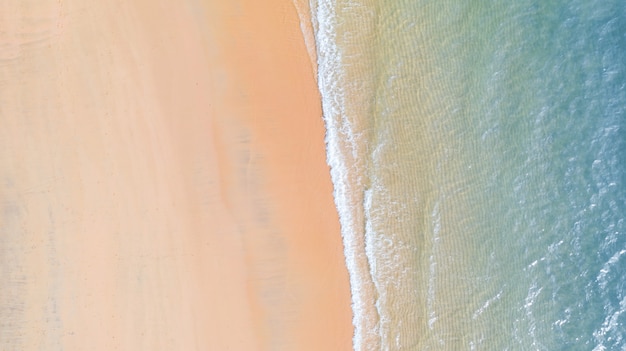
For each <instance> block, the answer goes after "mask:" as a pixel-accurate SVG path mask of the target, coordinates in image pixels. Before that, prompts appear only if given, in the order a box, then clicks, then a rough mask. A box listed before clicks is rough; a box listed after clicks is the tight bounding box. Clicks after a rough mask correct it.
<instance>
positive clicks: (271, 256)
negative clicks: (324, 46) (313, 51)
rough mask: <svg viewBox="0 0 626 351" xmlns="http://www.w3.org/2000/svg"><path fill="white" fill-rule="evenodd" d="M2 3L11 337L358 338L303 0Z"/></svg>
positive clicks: (9, 344) (217, 345) (3, 253)
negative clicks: (300, 9) (297, 3)
mask: <svg viewBox="0 0 626 351" xmlns="http://www.w3.org/2000/svg"><path fill="white" fill-rule="evenodd" d="M222 3H227V5H223V4H222ZM0 14H1V15H0V16H1V18H2V19H1V20H0V122H1V125H2V128H0V133H1V134H0V211H1V212H0V235H1V237H0V281H1V282H0V284H1V286H2V289H1V290H0V315H1V316H2V317H3V318H2V319H3V321H2V323H0V348H1V349H3V350H35V349H37V350H40V349H44V350H349V349H351V337H352V331H353V329H352V325H351V321H350V319H351V312H350V298H349V287H348V276H347V271H346V269H345V264H344V261H343V253H342V247H341V239H340V235H339V225H338V219H337V214H336V211H335V208H334V204H333V200H332V194H331V192H332V186H331V183H330V176H329V173H328V167H327V165H326V163H325V154H324V143H323V134H324V130H323V124H322V119H321V110H320V102H319V94H318V92H317V89H316V86H315V78H314V72H315V70H314V67H312V65H311V59H310V56H309V53H308V52H307V49H306V47H305V44H304V40H303V35H302V32H301V30H300V25H299V22H298V15H297V13H296V9H295V7H294V5H293V4H292V3H291V2H289V1H286V0H269V1H264V2H263V3H262V4H261V3H259V2H255V1H252V0H246V1H231V2H218V1H212V2H207V1H205V2H202V1H192V0H188V1H184V2H174V1H135V2H123V1H106V2H105V1H99V2H89V3H87V2H84V1H77V0H75V1H62V2H59V1H48V0H46V1H34V0H29V1H23V0H19V1H18V0H9V1H7V2H4V3H3V4H2V5H0Z"/></svg>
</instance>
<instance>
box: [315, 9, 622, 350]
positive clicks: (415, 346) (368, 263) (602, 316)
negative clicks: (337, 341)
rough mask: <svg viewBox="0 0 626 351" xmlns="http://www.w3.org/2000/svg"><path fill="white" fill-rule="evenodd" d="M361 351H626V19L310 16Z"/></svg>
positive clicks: (397, 13) (442, 12) (482, 12)
mask: <svg viewBox="0 0 626 351" xmlns="http://www.w3.org/2000/svg"><path fill="white" fill-rule="evenodd" d="M311 9H312V17H313V24H314V29H315V40H316V50H317V55H318V57H317V59H318V70H319V71H318V72H319V75H318V83H319V87H320V91H321V94H322V100H323V112H324V120H325V123H326V128H327V136H326V140H327V149H328V162H329V164H330V166H331V173H332V180H333V183H334V186H335V194H334V196H335V201H336V204H337V208H338V211H339V215H340V220H341V226H342V235H343V240H344V245H345V254H346V264H347V267H348V270H349V273H350V283H351V290H352V307H353V310H354V325H355V336H354V347H355V350H361V351H365V350H594V351H599V350H626V222H625V218H626V5H625V4H624V2H623V1H615V0H603V1H599V0H586V1H581V0H570V1H563V0H554V1H536V0H534V1H533V0H517V1H487V0H477V1H459V0H455V1H450V0H436V1H424V0H414V1H407V0H381V1H368V0H312V2H311Z"/></svg>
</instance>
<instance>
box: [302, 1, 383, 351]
mask: <svg viewBox="0 0 626 351" xmlns="http://www.w3.org/2000/svg"><path fill="white" fill-rule="evenodd" d="M337 6H338V4H337V3H336V2H333V1H328V0H320V1H317V2H316V1H312V2H311V10H312V16H313V18H314V20H313V23H314V27H316V28H315V29H316V33H315V38H316V47H317V59H318V84H319V88H320V93H321V96H322V108H323V115H324V121H325V124H326V145H327V161H328V164H329V165H330V168H331V178H332V181H333V184H334V198H335V203H336V206H337V210H338V212H339V218H340V222H341V234H342V237H343V243H344V253H345V257H346V264H347V268H348V272H349V274H350V286H351V293H352V309H353V314H354V316H353V324H354V327H355V332H354V339H353V341H354V349H355V350H357V351H366V350H379V349H380V341H379V337H378V335H377V330H378V328H379V317H378V314H377V311H376V309H375V301H376V290H375V287H374V285H373V281H372V277H371V272H370V268H369V267H370V262H368V257H367V255H366V253H365V236H364V235H365V233H364V230H365V217H364V200H365V198H364V196H365V191H366V187H367V178H366V176H365V174H366V168H365V164H364V159H365V154H364V150H365V148H366V146H367V145H366V140H365V136H364V133H363V123H364V121H363V120H362V118H363V116H362V115H360V114H359V111H358V108H356V107H355V106H354V100H355V99H350V101H348V99H347V97H348V96H349V94H350V91H349V90H350V88H349V74H348V72H347V71H346V70H345V67H346V64H345V62H344V56H343V53H342V51H341V50H340V49H339V47H338V45H337V41H338V35H339V31H340V30H339V28H337V27H338V16H337V12H336V10H337ZM356 100H358V99H356ZM359 118H361V120H359Z"/></svg>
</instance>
